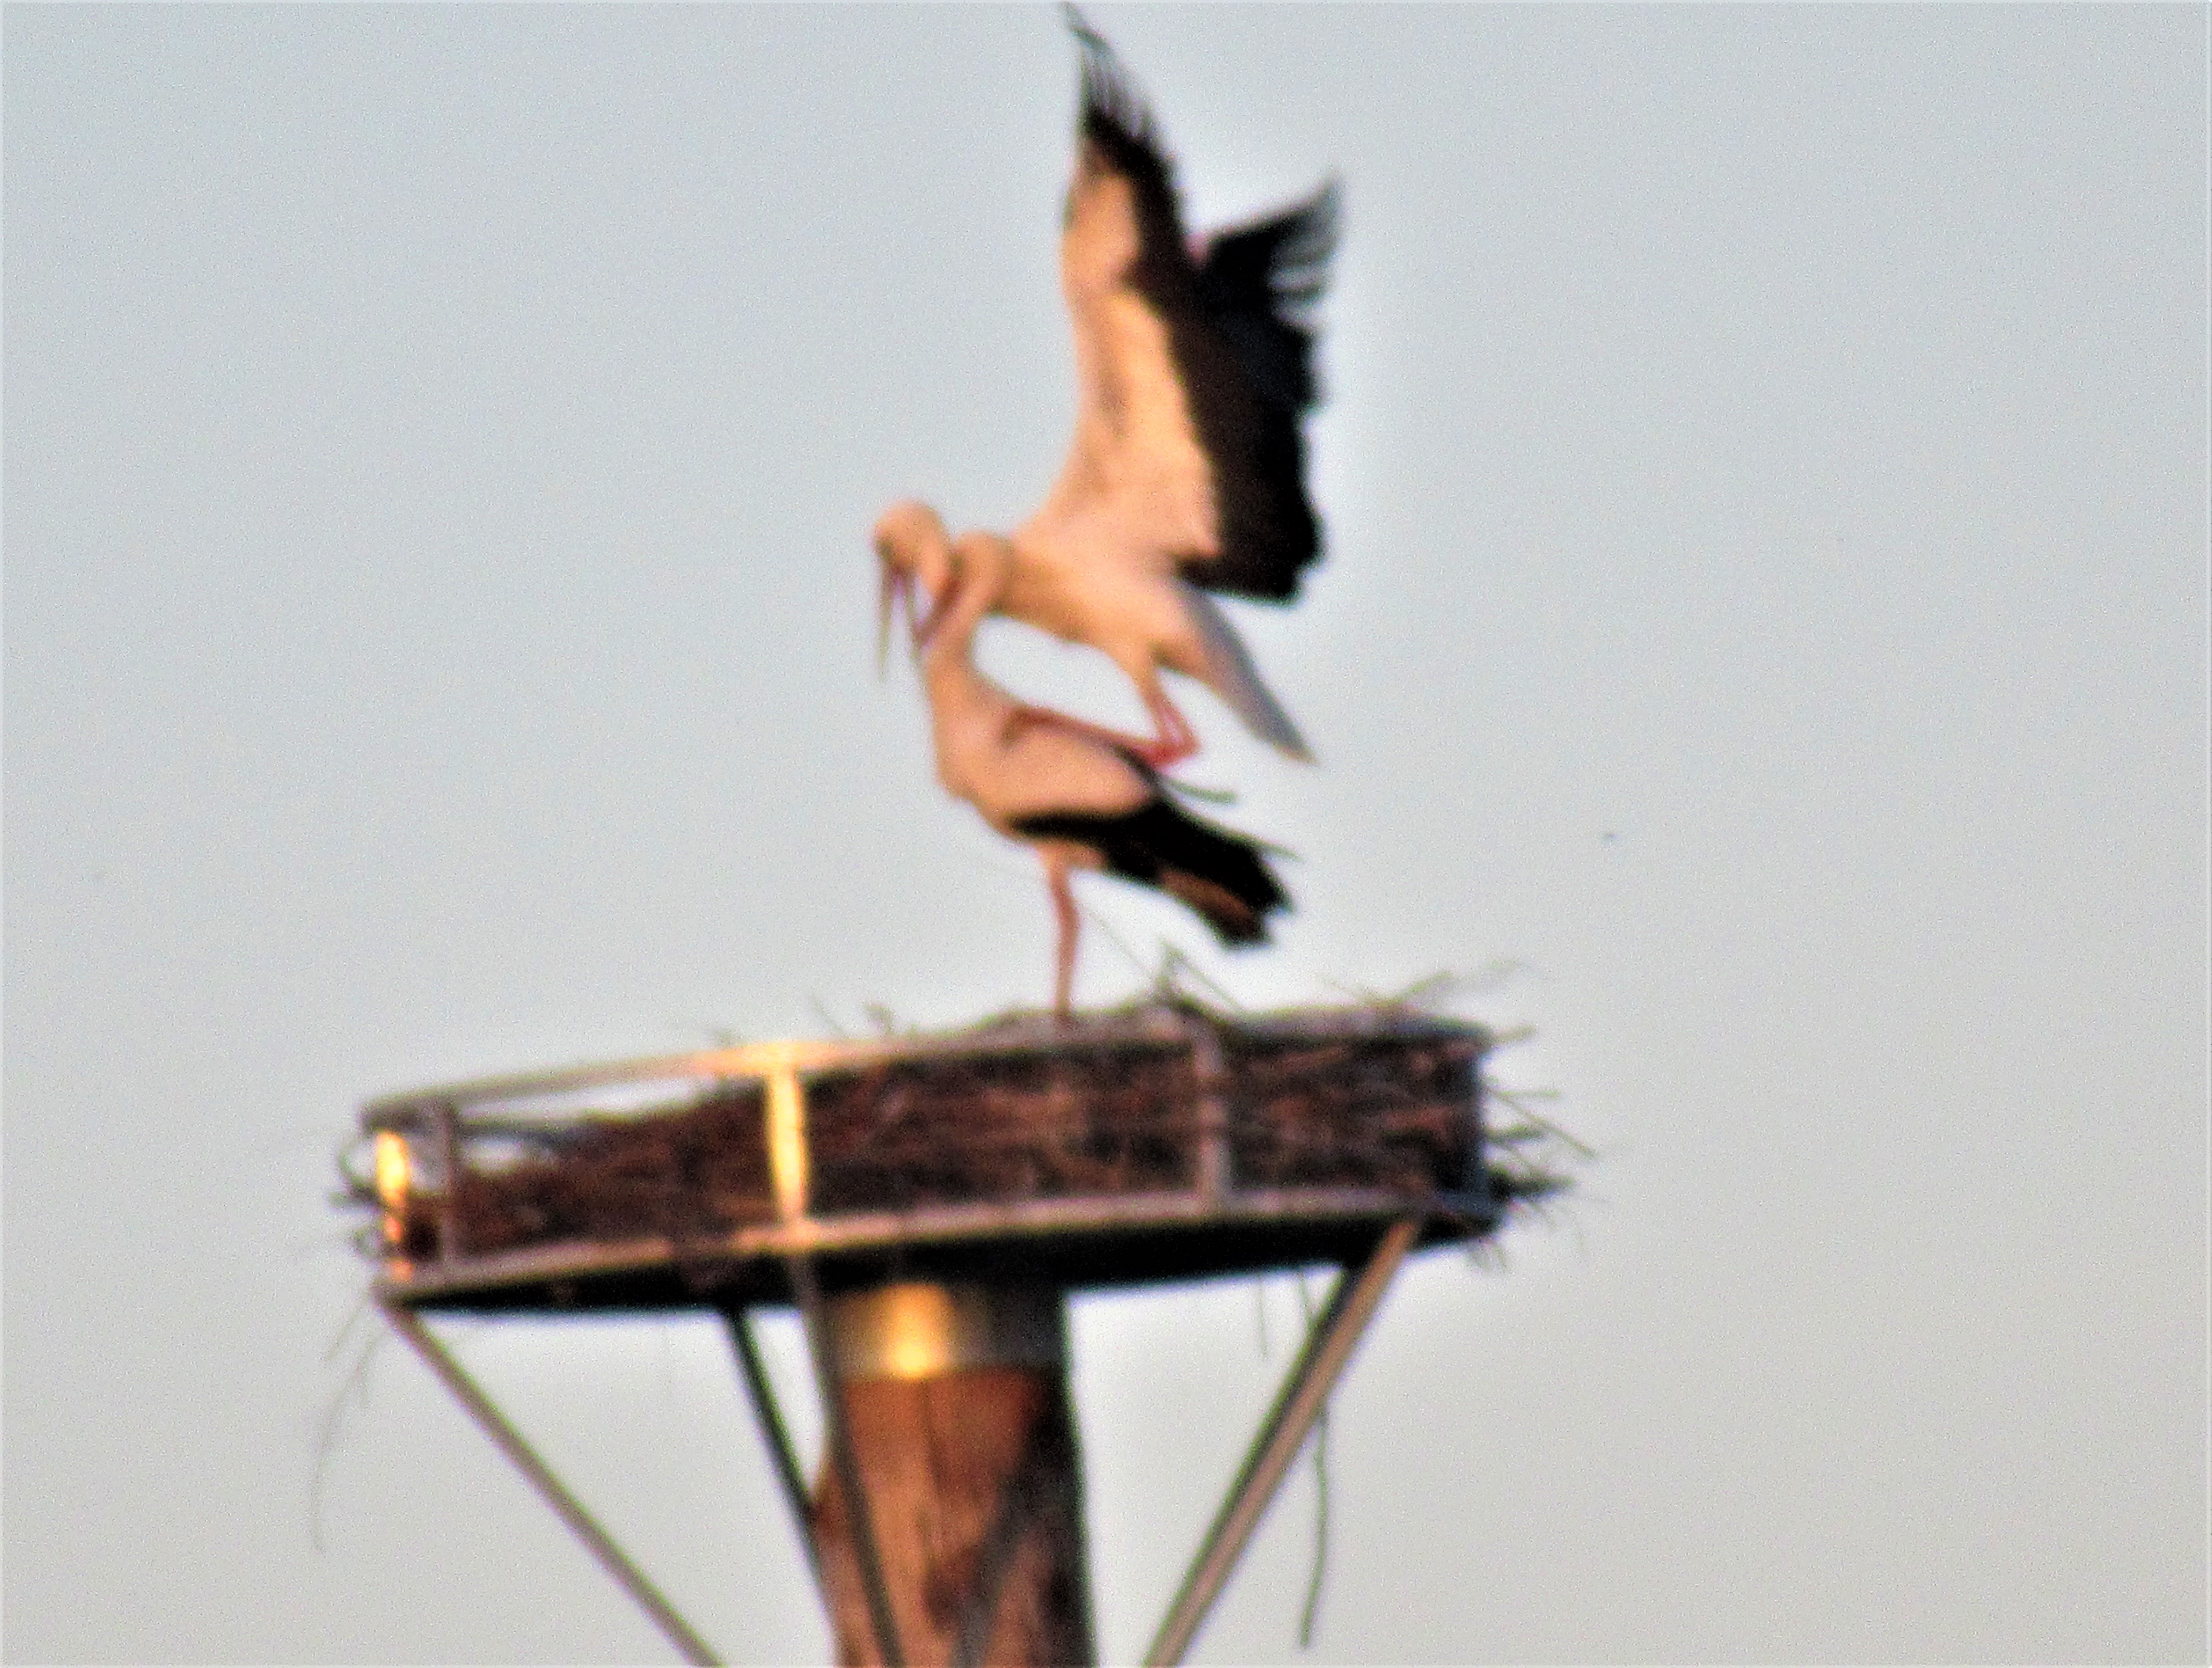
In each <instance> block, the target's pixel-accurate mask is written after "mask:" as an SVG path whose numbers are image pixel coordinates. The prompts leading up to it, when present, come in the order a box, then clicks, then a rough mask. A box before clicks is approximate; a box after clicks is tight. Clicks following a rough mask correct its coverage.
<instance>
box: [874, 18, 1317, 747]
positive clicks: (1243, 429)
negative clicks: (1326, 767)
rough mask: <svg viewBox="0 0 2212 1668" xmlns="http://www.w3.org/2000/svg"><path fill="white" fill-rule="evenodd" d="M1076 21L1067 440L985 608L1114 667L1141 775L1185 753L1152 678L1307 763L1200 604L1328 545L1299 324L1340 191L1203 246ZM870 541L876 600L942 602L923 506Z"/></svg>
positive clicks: (1063, 263)
mask: <svg viewBox="0 0 2212 1668" xmlns="http://www.w3.org/2000/svg"><path fill="white" fill-rule="evenodd" d="M1074 28H1075V31H1076V34H1077V38H1078V39H1079V41H1080V42H1081V43H1082V46H1083V51H1084V71H1083V103H1082V109H1081V115H1080V120H1079V133H1078V142H1077V158H1076V167H1075V173H1074V178H1073V182H1072V183H1071V185H1070V186H1069V188H1068V195H1067V207H1066V229H1065V231H1064V233H1063V234H1062V237H1061V240H1060V279H1061V287H1062V289H1063V292H1064V294H1065V295H1066V301H1067V307H1068V314H1069V317H1070V320H1071V321H1072V323H1073V327H1074V338H1075V354H1076V368H1077V380H1078V385H1079V403H1078V410H1077V413H1076V425H1075V437H1074V441H1073V445H1072V447H1070V449H1069V453H1068V457H1067V461H1066V466H1064V467H1063V469H1062V471H1061V473H1060V479H1059V481H1058V483H1057V484H1055V485H1054V488H1053V490H1052V491H1051V493H1050V494H1049V495H1048V496H1047V498H1046V500H1045V502H1044V503H1043V505H1042V508H1039V509H1038V510H1037V512H1036V514H1034V515H1032V516H1031V517H1030V519H1029V520H1027V521H1025V522H1024V523H1023V524H1022V526H1021V527H1018V528H1017V529H1016V530H1015V532H1014V534H1013V536H1012V542H1011V545H1010V546H1009V549H1010V553H1011V559H1010V561H1009V562H1008V563H1007V564H1006V578H1005V581H1004V583H1003V585H1002V587H1000V594H998V595H997V596H995V597H994V598H993V599H992V600H991V605H990V606H992V607H993V608H994V610H995V612H1000V613H1003V614H1006V615H1008V616H1010V617H1012V618H1015V619H1018V620H1021V621H1024V623H1026V624H1030V625H1034V626H1036V627H1039V628H1041V629H1042V630H1047V631H1049V632H1052V633H1054V635H1055V636H1060V637H1063V638H1066V639H1067V640H1068V641H1070V642H1082V643H1089V644H1091V645H1092V646H1094V647H1096V648H1099V649H1101V650H1103V652H1104V653H1105V654H1108V655H1109V656H1110V657H1112V659H1113V660H1114V661H1115V664H1117V665H1118V666H1120V667H1121V669H1122V670H1123V672H1125V673H1127V675H1128V677H1129V678H1130V679H1131V680H1132V681H1133V683H1134V684H1135V685H1136V686H1137V690H1138V692H1139V695H1140V696H1141V697H1143V699H1144V702H1145V705H1146V710H1147V711H1148V712H1149V713H1150V714H1151V715H1152V721H1153V723H1154V726H1155V731H1156V734H1154V736H1153V737H1152V738H1151V739H1149V740H1139V739H1136V738H1131V737H1124V736H1117V737H1115V738H1114V739H1115V740H1117V741H1119V742H1121V743H1122V744H1124V745H1126V746H1128V747H1129V748H1130V749H1131V750H1133V751H1134V752H1137V753H1138V754H1139V756H1140V757H1142V758H1144V759H1145V760H1146V762H1147V763H1149V764H1153V765H1156V766H1158V765H1164V764H1170V763H1172V762H1174V761H1175V760H1177V759H1180V758H1187V757H1188V755H1189V754H1190V753H1192V752H1195V751H1196V749H1197V745H1198V744H1197V738H1196V736H1195V735H1194V734H1193V732H1192V731H1191V728H1190V726H1189V724H1188V721H1186V720H1185V719H1184V718H1183V716H1182V713H1181V712H1180V711H1178V710H1177V709H1176V706H1175V703H1173V702H1172V701H1171V700H1170V698H1169V697H1168V695H1167V692H1166V690H1165V689H1164V686H1163V685H1162V681H1161V678H1160V672H1161V670H1162V669H1163V668H1164V669H1166V670H1168V671H1170V672H1176V673H1181V674H1182V675H1183V676H1185V677H1188V678H1193V679H1197V680H1198V681H1199V682H1200V683H1202V684H1204V685H1206V686H1207V687H1208V688H1210V689H1211V690H1212V691H1214V693H1215V694H1216V695H1218V696H1219V697H1221V699H1222V700H1223V701H1224V702H1225V703H1226V704H1227V705H1228V706H1229V707H1231V709H1233V710H1234V711H1235V712H1236V713H1237V715H1238V716H1239V717H1240V718H1242V719H1243V721H1244V722H1245V724H1246V725H1247V726H1248V727H1250V729H1251V730H1252V731H1253V733H1254V734H1257V735H1259V736H1261V738H1262V739H1264V740H1267V741H1268V742H1271V743H1272V744H1273V745H1274V746H1277V747H1279V748H1280V749H1281V750H1282V751H1283V752H1285V753H1288V754H1290V755H1291V757H1292V758H1301V759H1303V758H1310V753H1309V752H1308V750H1307V748H1306V745H1305V743H1304V740H1303V739H1302V738H1301V737H1300V735H1299V734H1298V731H1297V726H1296V725H1295V724H1294V723H1292V721H1291V717H1290V715H1289V714H1288V713H1286V712H1285V710H1284V709H1283V707H1282V704H1281V703H1280V702H1279V701H1277V700H1276V699H1275V697H1274V696H1273V694H1272V693H1271V692H1270V691H1268V689H1267V685H1266V684H1265V683H1264V682H1263V681H1262V680H1261V677H1260V674H1259V672H1258V670H1257V669H1256V668H1255V667H1254V665H1253V663H1252V659H1251V656H1250V655H1249V653H1248V652H1247V651H1246V649H1245V648H1244V645H1243V642H1242V641H1241V640H1240V639H1239V638H1238V636H1237V633H1236V631H1235V630H1234V629H1233V628H1232V627H1231V624H1230V623H1229V621H1228V619H1227V618H1226V617H1225V616H1224V615H1223V613H1222V612H1221V610H1220V609H1219V608H1218V606H1216V605H1215V604H1214V602H1213V600H1212V597H1210V596H1209V595H1208V594H1207V592H1209V591H1218V592H1221V593H1224V594H1231V595H1239V596H1244V597H1249V598H1254V599H1258V600H1270V601H1278V602H1279V601H1287V600H1290V599H1291V597H1292V596H1294V595H1295V594H1296V593H1297V584H1298V579H1299V575H1300V574H1301V573H1302V571H1303V570H1304V568H1305V567H1307V566H1308V565H1309V564H1310V563H1312V562H1313V561H1314V560H1315V559H1316V557H1317V555H1318V553H1319V549H1320V533H1319V527H1318V524H1317V522H1316V519H1315V516H1314V514H1313V510H1312V507H1311V505H1310V503H1309V502H1308V501H1307V497H1306V492H1305V484H1304V438H1303V436H1302V435H1301V433H1300V429H1299V423H1300V420H1301V418H1302V417H1303V416H1304V413H1305V412H1306V411H1308V410H1309V409H1310V408H1311V406H1312V405H1313V404H1314V402H1315V399H1316V388H1315V382H1314V377H1313V372H1312V365H1311V359H1312V340H1311V337H1310V332H1308V331H1307V329H1306V328H1305V327H1304V325H1303V324H1302V323H1301V322H1300V317H1301V314H1302V310H1303V309H1304V307H1307V306H1308V305H1309V304H1310V303H1311V302H1312V301H1314V300H1316V298H1317V297H1318V295H1320V292H1321V288H1322V282H1323V275H1324V269H1325V266H1326V264H1327V261H1328V255H1329V253H1330V250H1331V248H1332V247H1333V246H1334V236H1335V215H1336V193H1335V188H1334V186H1327V187H1324V188H1323V189H1322V191H1321V192H1318V193H1316V195H1315V196H1314V197H1313V198H1311V199H1310V200H1309V201H1308V202H1306V203H1304V204H1300V205H1298V206H1297V207H1296V208H1294V209H1292V210H1288V211H1286V212H1285V213H1282V214H1279V215H1277V216H1273V217H1272V218H1269V219H1267V220H1264V221H1261V222H1257V223H1255V224H1253V225H1251V226H1248V227H1245V228H1238V229H1234V230H1231V231H1227V232H1223V233H1220V234H1216V235H1215V236H1214V237H1212V238H1211V239H1210V240H1207V241H1206V243H1205V244H1204V245H1203V246H1202V247H1200V249H1199V250H1198V251H1197V252H1196V253H1194V251H1193V248H1192V247H1191V245H1190V242H1189V240H1188V239H1187V237H1186V236H1185V234H1184V231H1183V227H1182V214H1181V210H1180V208H1179V206H1178V204H1177V202H1176V192H1175V185H1174V180H1173V175H1172V172H1171V169H1170V166H1169V163H1168V161H1167V159H1166V157H1165V156H1164V154H1163V153H1162V151H1161V149H1160V148H1159V146H1158V142H1157V140H1156V138H1155V137H1154V134H1153V129H1152V119H1151V117H1150V115H1149V113H1147V112H1146V109H1145V107H1144V105H1143V102H1142V100H1140V98H1139V95H1138V94H1136V92H1135V91H1134V89H1133V87H1132V86H1131V85H1130V83H1129V82H1128V81H1127V77H1126V76H1124V74H1123V73H1122V71H1121V67H1120V65H1119V64H1118V63H1117V62H1116V60H1115V58H1114V55H1113V52H1112V49H1111V48H1110V47H1109V46H1107V45H1106V43H1105V42H1104V41H1103V40H1101V39H1100V38H1099V37H1098V36H1097V34H1096V33H1092V32H1091V29H1090V28H1089V27H1087V26H1086V25H1085V24H1083V23H1082V22H1081V21H1080V20H1079V19H1078V20H1076V21H1075V22H1074ZM875 538H876V548H877V551H878V554H879V555H880V556H881V557H882V559H883V561H884V582H885V606H886V608H887V609H888V606H889V599H890V589H891V587H893V586H894V585H896V584H898V583H901V582H908V581H918V582H919V583H920V584H921V586H922V587H924V588H925V589H927V591H929V592H930V594H932V595H933V596H939V597H941V596H942V595H943V594H944V589H945V575H946V572H947V570H948V567H949V563H950V561H951V541H950V540H949V539H948V538H947V535H946V533H945V526H944V523H943V521H942V520H940V519H939V516H938V514H937V513H936V512H935V511H934V510H933V509H931V508H929V507H928V506H927V504H923V503H920V502H913V501H908V502H902V503H899V504H896V505H894V506H892V508H890V509H889V510H888V511H886V512H885V513H884V515H883V517H882V518H881V520H878V523H877V526H876V534H875ZM1045 716H1046V717H1047V718H1048V721H1052V720H1056V719H1057V715H1045ZM1070 722H1071V723H1073V721H1070ZM1086 728H1087V727H1086ZM1090 733H1091V734H1094V735H1097V734H1109V733H1106V732H1100V731H1097V730H1096V729H1091V730H1090Z"/></svg>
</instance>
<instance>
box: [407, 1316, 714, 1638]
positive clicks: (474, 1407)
mask: <svg viewBox="0 0 2212 1668" xmlns="http://www.w3.org/2000/svg"><path fill="white" fill-rule="evenodd" d="M377 1307H378V1308H379V1309H381V1310H382V1311H383V1312H384V1318H385V1319H386V1321H388V1322H390V1323H391V1325H392V1330H393V1331H395V1332H397V1333H398V1334H399V1336H401V1337H402V1338H404V1339H405V1340H406V1342H407V1343H408V1344H409V1345H410V1347H411V1348H413V1349H414V1351H415V1353H416V1354H417V1355H420V1356H421V1357H422V1362H423V1365H424V1366H426V1367H428V1368H429V1369H430V1371H431V1372H432V1373H435V1375H436V1376H437V1378H438V1379H439V1380H440V1382H441V1383H442V1384H443V1385H445V1386H446V1388H447V1390H449V1391H452V1392H453V1399H454V1400H456V1401H457V1402H459V1403H460V1404H461V1406H462V1408H463V1409H465V1410H466V1412H467V1413H468V1415H469V1417H471V1419H473V1420H475V1421H476V1422H477V1428H479V1429H481V1430H482V1431H483V1434H485V1435H486V1436H489V1438H490V1439H491V1440H492V1443H493V1445H494V1446H495V1447H497V1448H498V1449H499V1451H500V1452H501V1453H503V1454H505V1455H506V1456H507V1458H508V1459H509V1460H510V1461H512V1462H513V1465H514V1468H515V1470H519V1471H520V1472H521V1473H522V1475H523V1476H524V1478H525V1479H526V1481H527V1482H529V1484H530V1486H531V1487H532V1488H535V1489H537V1491H538V1494H539V1495H540V1496H542V1497H543V1498H544V1501H545V1503H546V1504H547V1505H548V1506H550V1507H552V1508H553V1510H554V1512H555V1513H556V1515H557V1516H558V1517H559V1518H560V1519H561V1521H562V1522H563V1523H565V1524H567V1525H568V1527H569V1528H570V1530H572V1531H574V1534H575V1536H576V1538H577V1539H578V1540H580V1541H581V1542H583V1543H584V1547H585V1549H586V1551H588V1552H589V1553H590V1554H591V1555H592V1557H593V1558H595V1559H596V1560H598V1561H599V1568H602V1569H604V1570H605V1571H606V1573H607V1574H609V1575H611V1576H612V1577H613V1578H614V1579H615V1581H616V1583H617V1585H618V1586H620V1587H621V1588H622V1589H623V1592H627V1593H628V1594H629V1596H630V1597H631V1598H633V1599H635V1600H636V1602H637V1605H638V1608H639V1609H641V1610H643V1611H644V1612H645V1613H646V1615H647V1616H649V1617H651V1618H652V1621H653V1625H654V1626H655V1627H657V1628H659V1629H660V1631H661V1632H662V1633H663V1634H664V1635H666V1637H667V1640H668V1642H669V1643H670V1644H671V1645H673V1646H674V1647H676V1650H677V1653H678V1655H680V1656H681V1657H682V1658H683V1659H684V1661H686V1662H688V1663H693V1664H697V1665H702V1668H714V1664H715V1662H716V1661H717V1660H718V1659H717V1658H716V1657H715V1655H714V1652H713V1651H712V1650H710V1649H709V1648H708V1645H707V1641H705V1640H703V1639H702V1638H700V1637H699V1635H697V1634H696V1633H694V1632H693V1631H692V1629H691V1626H690V1623H689V1622H685V1621H684V1618H683V1617H682V1616H678V1614H677V1613H676V1609H675V1606H673V1605H672V1604H670V1603H669V1602H668V1600H667V1599H666V1598H663V1597H662V1596H661V1592H660V1589H659V1588H658V1587H656V1586H653V1583H652V1581H651V1580H648V1579H647V1576H646V1574H645V1572H644V1571H643V1570H641V1569H640V1568H638V1567H637V1566H636V1565H635V1564H634V1563H632V1562H630V1561H629V1557H628V1556H627V1555H625V1554H624V1553H623V1549H621V1548H620V1547H618V1546H617V1545H616V1544H615V1543H614V1537H612V1536H611V1535H609V1534H608V1533H607V1531H605V1530H604V1529H602V1528H600V1527H599V1523H598V1521H597V1520H596V1519H593V1517H592V1514H591V1513H589V1512H587V1511H586V1510H585V1509H584V1505H583V1502H582V1501H579V1500H578V1499H577V1498H576V1497H575V1496H574V1495H572V1494H570V1493H569V1492H568V1488H567V1486H566V1485H565V1484H563V1483H562V1481H561V1479H560V1478H559V1477H557V1476H554V1475H553V1471H552V1468H551V1467H550V1466H549V1465H547V1464H546V1463H545V1462H544V1460H543V1459H541V1458H538V1451H537V1450H536V1449H534V1448H532V1446H530V1444H529V1442H528V1441H527V1440H525V1438H524V1437H523V1434H522V1433H521V1432H520V1431H518V1430H517V1429H515V1428H514V1427H513V1425H512V1424H510V1423H509V1422H508V1421H507V1415H505V1414H503V1413H501V1411H500V1410H499V1409H497V1408H496V1407H495V1406H493V1405H492V1400H491V1398H490V1397H489V1396H486V1395H485V1394H484V1393H483V1391H482V1390H480V1389H478V1388H477V1382H476V1380H475V1379H471V1378H470V1377H469V1375H468V1373H466V1372H465V1370H463V1368H462V1367H461V1364H460V1363H459V1361H455V1360H454V1359H453V1352H452V1351H451V1350H449V1349H447V1348H446V1346H445V1345H444V1344H442V1343H441V1342H438V1340H437V1338H436V1336H435V1335H434V1334H433V1333H432V1332H431V1330H430V1329H429V1328H428V1327H427V1326H425V1325H424V1324H422V1318H421V1317H420V1316H419V1315H417V1314H416V1313H415V1312H414V1311H412V1310H411V1309H409V1308H407V1307H405V1306H404V1305H401V1304H398V1303H394V1302H392V1301H391V1300H389V1299H379V1300H378V1301H377Z"/></svg>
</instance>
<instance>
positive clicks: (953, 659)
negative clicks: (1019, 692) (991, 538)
mask: <svg viewBox="0 0 2212 1668" xmlns="http://www.w3.org/2000/svg"><path fill="white" fill-rule="evenodd" d="M951 587H952V592H951V595H950V596H948V597H945V598H943V599H941V600H940V602H939V607H940V609H941V610H942V612H941V614H940V616H939V620H938V623H937V629H936V630H935V631H934V632H933V633H932V634H931V636H930V639H929V645H928V647H927V648H924V649H923V650H922V655H921V680H922V682H923V684H924V685H926V686H927V688H928V689H929V691H930V692H931V693H932V694H933V695H939V694H944V693H949V692H951V691H953V690H954V689H956V688H957V689H958V690H959V691H962V692H967V693H969V694H970V695H971V696H972V693H973V692H974V691H976V690H978V689H990V690H994V691H995V685H992V684H991V683H990V681H989V680H988V679H986V678H985V677H984V676H983V674H982V673H981V672H979V671H977V670H976V669H975V628H976V627H977V626H978V625H980V624H982V620H983V616H984V615H986V614H987V613H989V612H991V605H992V604H993V603H994V602H996V601H997V600H998V598H999V594H1000V591H1002V590H1003V589H1004V588H1005V587H1006V563H1005V561H1004V559H1003V558H1002V557H1000V554H999V553H998V552H997V551H992V552H990V553H989V554H987V555H986V554H984V553H982V552H981V551H976V550H975V549H974V548H973V547H972V546H969V545H964V544H963V548H962V550H961V551H960V560H959V561H958V562H957V563H955V564H954V567H953V570H952V578H951Z"/></svg>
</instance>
